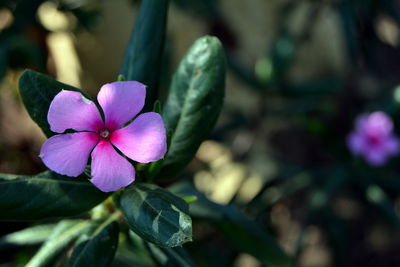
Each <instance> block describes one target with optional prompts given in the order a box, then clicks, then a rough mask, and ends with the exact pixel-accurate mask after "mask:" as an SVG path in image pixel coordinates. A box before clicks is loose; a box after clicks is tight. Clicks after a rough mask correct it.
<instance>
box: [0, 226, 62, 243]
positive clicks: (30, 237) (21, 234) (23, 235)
mask: <svg viewBox="0 0 400 267" xmlns="http://www.w3.org/2000/svg"><path fill="white" fill-rule="evenodd" d="M55 226H56V225H55V224H43V225H35V226H32V227H29V228H25V229H22V230H20V231H18V232H14V233H11V234H8V235H5V236H2V237H1V238H0V248H3V247H9V246H26V245H36V244H40V243H42V242H44V241H46V239H47V238H48V237H49V236H50V234H51V233H52V232H53V229H54V227H55Z"/></svg>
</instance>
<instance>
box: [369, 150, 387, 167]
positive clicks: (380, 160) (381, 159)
mask: <svg viewBox="0 0 400 267" xmlns="http://www.w3.org/2000/svg"><path fill="white" fill-rule="evenodd" d="M364 156H365V160H366V161H367V162H368V164H369V165H371V166H375V167H378V166H382V165H383V164H385V163H386V161H387V159H388V153H387V152H386V151H385V150H383V149H376V148H374V149H371V148H368V149H367V150H366V151H365V154H364Z"/></svg>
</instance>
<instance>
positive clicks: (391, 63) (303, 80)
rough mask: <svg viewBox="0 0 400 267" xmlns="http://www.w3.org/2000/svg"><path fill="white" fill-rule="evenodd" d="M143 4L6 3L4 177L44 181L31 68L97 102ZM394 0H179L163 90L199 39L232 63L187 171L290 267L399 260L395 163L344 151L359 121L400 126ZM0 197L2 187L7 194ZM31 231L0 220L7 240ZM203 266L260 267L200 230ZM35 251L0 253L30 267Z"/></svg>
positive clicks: (0, 16)
mask: <svg viewBox="0 0 400 267" xmlns="http://www.w3.org/2000/svg"><path fill="white" fill-rule="evenodd" d="M139 6H140V1H128V0H114V1H101V0H50V1H48V0H46V1H44V0H31V1H23V0H20V1H18V0H15V1H7V0H2V1H1V2H0V79H1V83H0V172H1V173H16V174H36V173H38V172H40V171H42V170H44V169H45V167H44V165H43V164H42V163H41V161H40V159H39V157H38V154H39V150H40V146H41V145H42V143H43V142H44V140H45V136H44V135H43V134H42V132H41V131H40V129H39V127H37V126H36V125H35V123H34V122H33V121H32V120H31V119H30V117H29V116H28V114H27V112H26V111H25V109H24V107H23V104H22V102H21V100H20V98H19V95H18V78H19V75H20V74H21V72H22V71H23V70H24V69H25V68H31V69H34V70H37V71H40V72H42V73H46V74H48V75H50V76H53V77H55V78H56V79H57V80H60V81H62V82H64V83H67V84H71V85H73V86H76V87H79V88H82V89H83V90H84V91H86V92H88V93H89V94H90V95H92V96H95V95H96V94H97V92H98V90H99V88H100V87H101V85H102V84H104V83H107V82H111V81H115V80H116V79H117V76H118V71H119V67H120V65H121V62H122V57H123V54H124V52H125V47H126V45H127V43H128V40H129V36H130V33H131V31H132V27H133V24H134V22H135V17H136V14H137V11H138V7H139ZM399 25H400V1H398V0H249V1H241V0H193V1H185V0H174V1H171V3H170V8H169V14H168V30H167V37H166V41H167V43H166V47H165V53H164V58H163V59H160V60H163V65H164V67H163V78H162V82H161V86H160V87H161V90H162V91H161V96H162V97H165V96H166V94H167V90H168V86H169V79H170V77H171V74H172V73H173V72H174V70H175V68H176V67H177V64H178V63H179V61H180V60H181V59H182V57H183V56H184V55H185V53H186V51H187V50H188V49H189V47H190V46H191V44H192V43H193V42H194V41H195V40H196V39H197V38H199V37H201V36H203V35H206V34H209V35H214V36H217V37H218V38H219V39H220V40H221V42H222V43H223V45H224V48H225V52H226V59H227V64H228V73H227V77H226V97H225V106H224V109H223V112H222V115H221V117H220V119H219V121H218V124H217V127H216V128H215V130H214V132H213V134H212V135H211V136H210V139H209V140H208V141H206V142H204V143H203V144H202V146H201V147H200V149H199V151H198V153H197V156H196V158H195V160H194V161H193V162H192V163H191V164H190V166H189V168H188V169H187V170H186V171H185V173H184V174H183V175H182V176H183V177H185V178H187V179H189V180H192V181H193V183H194V185H195V186H196V187H197V188H198V189H199V190H200V191H201V192H203V193H204V194H205V195H206V196H207V197H209V199H211V200H213V201H215V202H217V203H220V204H224V205H225V204H231V205H235V206H236V207H238V208H239V209H240V210H242V211H243V212H244V213H246V214H247V215H249V216H250V217H251V218H252V219H254V220H255V221H256V222H257V223H259V224H260V225H261V226H262V227H263V228H264V229H265V230H266V231H268V232H270V233H271V234H272V235H273V236H274V238H275V239H276V240H277V241H278V242H279V244H280V245H281V246H282V247H283V249H284V250H285V251H286V252H287V253H288V254H290V255H293V256H294V258H295V261H296V266H304V267H305V266H307V267H314V266H315V267H318V266H400V253H399V247H400V232H399V229H400V228H399V226H400V220H399V212H400V176H399V173H400V158H399V157H394V158H393V159H391V160H390V161H389V162H387V164H385V165H384V166H382V167H378V168H376V167H372V166H369V165H368V164H367V163H366V162H365V161H364V160H363V159H361V158H354V157H353V156H352V155H351V153H350V152H349V150H348V148H347V145H346V138H347V135H348V134H349V132H350V131H352V129H353V125H354V124H353V122H354V119H355V118H356V117H357V115H359V114H361V113H364V112H372V111H376V110H381V111H384V112H386V113H387V114H389V115H390V116H391V117H392V119H393V121H394V125H395V128H396V130H395V131H396V132H397V133H398V132H399V131H398V130H399V129H398V128H400V119H399V118H400V109H399V107H400V106H399V105H400V86H399V85H400V63H399V61H400V28H399ZM0 193H1V192H0ZM26 225H27V224H26V223H5V222H1V223H0V234H1V235H4V234H7V233H9V232H12V231H15V230H18V229H21V228H23V227H25V226H26ZM185 248H187V249H188V251H189V253H190V254H191V256H192V257H193V259H194V261H195V262H196V263H197V264H199V265H200V266H250V267H252V266H262V264H261V263H260V262H259V261H258V260H257V259H256V258H254V257H253V256H251V255H249V254H246V253H244V252H241V251H238V250H237V249H236V248H234V247H233V246H231V244H230V243H229V242H228V241H227V240H226V239H225V238H224V237H223V235H221V233H220V232H219V231H218V230H217V229H215V228H214V227H212V226H211V225H208V224H207V223H205V222H201V221H194V242H193V243H191V244H188V245H187V246H186V245H185ZM36 249H37V247H33V248H32V247H29V248H28V247H26V248H24V247H23V248H11V249H10V248H7V249H6V250H3V249H1V244H0V266H23V265H24V262H26V260H27V259H29V258H30V257H31V256H32V255H33V253H34V252H35V250H36Z"/></svg>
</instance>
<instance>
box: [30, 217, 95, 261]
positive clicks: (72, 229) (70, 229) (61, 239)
mask: <svg viewBox="0 0 400 267" xmlns="http://www.w3.org/2000/svg"><path fill="white" fill-rule="evenodd" d="M89 226H90V223H89V221H81V220H66V221H61V222H60V223H59V224H58V225H57V226H56V228H55V229H54V231H53V233H52V235H51V236H50V237H49V239H48V240H47V241H46V243H44V244H43V245H42V247H41V248H40V249H39V251H38V252H37V253H36V255H35V256H33V258H32V259H31V260H30V261H29V262H28V264H27V265H26V267H42V266H54V265H53V263H54V261H55V260H56V258H57V256H58V255H59V254H60V253H61V252H62V250H63V249H64V248H65V247H67V246H68V244H69V243H70V242H72V241H73V240H75V239H76V238H77V237H79V236H80V235H81V234H83V233H84V232H85V231H86V230H87V229H88V228H89Z"/></svg>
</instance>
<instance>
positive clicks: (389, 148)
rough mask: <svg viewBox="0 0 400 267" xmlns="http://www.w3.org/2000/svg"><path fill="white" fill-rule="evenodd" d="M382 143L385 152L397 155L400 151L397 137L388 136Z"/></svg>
mask: <svg viewBox="0 0 400 267" xmlns="http://www.w3.org/2000/svg"><path fill="white" fill-rule="evenodd" d="M383 145H384V147H385V150H386V152H387V153H388V154H389V155H391V156H394V155H397V154H399V152H400V142H399V139H398V138H397V137H396V136H394V135H390V136H388V137H387V139H386V140H385V142H384V144H383Z"/></svg>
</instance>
